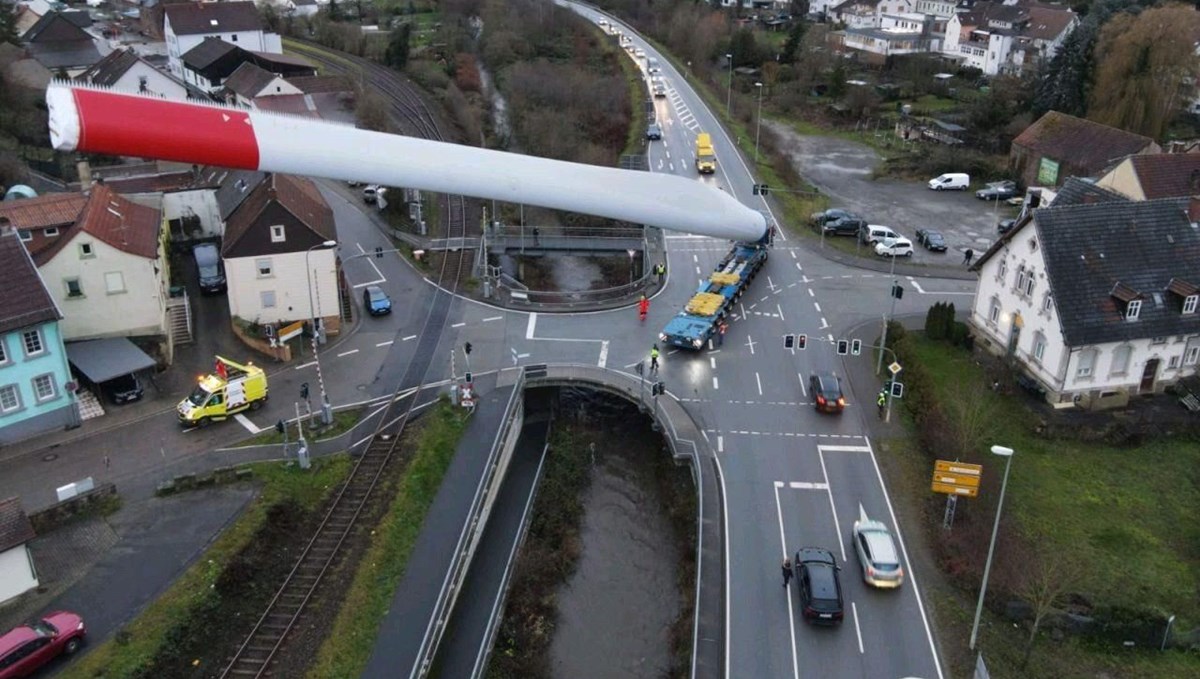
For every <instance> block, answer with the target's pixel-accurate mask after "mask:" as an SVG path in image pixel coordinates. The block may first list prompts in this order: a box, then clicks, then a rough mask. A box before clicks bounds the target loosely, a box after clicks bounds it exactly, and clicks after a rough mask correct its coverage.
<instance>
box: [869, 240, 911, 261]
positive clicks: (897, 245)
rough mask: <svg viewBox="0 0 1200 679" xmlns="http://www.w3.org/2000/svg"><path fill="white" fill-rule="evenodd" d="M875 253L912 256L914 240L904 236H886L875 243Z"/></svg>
mask: <svg viewBox="0 0 1200 679" xmlns="http://www.w3.org/2000/svg"><path fill="white" fill-rule="evenodd" d="M875 254H877V255H879V256H880V257H912V255H913V244H912V241H910V240H909V239H907V238H905V237H904V236H897V237H896V238H884V239H883V240H881V241H879V242H878V243H876V244H875Z"/></svg>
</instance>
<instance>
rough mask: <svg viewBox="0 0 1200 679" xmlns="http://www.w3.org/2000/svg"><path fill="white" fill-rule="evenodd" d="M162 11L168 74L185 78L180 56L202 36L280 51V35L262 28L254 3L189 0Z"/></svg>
mask: <svg viewBox="0 0 1200 679" xmlns="http://www.w3.org/2000/svg"><path fill="white" fill-rule="evenodd" d="M163 11H164V13H165V15H166V18H165V19H164V21H163V36H164V37H165V38H166V43H167V55H168V57H169V59H170V66H171V74H172V75H174V76H175V77H176V78H179V79H181V80H186V78H185V77H184V67H183V55H184V54H186V53H187V52H188V51H189V50H191V49H192V48H193V47H196V46H197V45H199V44H200V43H202V42H204V39H205V38H217V39H220V40H223V41H225V42H227V43H230V44H231V45H235V46H237V47H241V48H242V49H245V50H251V51H258V52H270V53H273V54H282V53H283V43H282V41H281V40H280V39H279V34H278V33H268V32H266V31H264V30H263V27H264V24H263V20H262V18H261V17H260V16H259V14H258V8H256V7H255V5H254V3H253V2H188V3H180V4H176V5H167V6H166V7H165V8H164V9H163Z"/></svg>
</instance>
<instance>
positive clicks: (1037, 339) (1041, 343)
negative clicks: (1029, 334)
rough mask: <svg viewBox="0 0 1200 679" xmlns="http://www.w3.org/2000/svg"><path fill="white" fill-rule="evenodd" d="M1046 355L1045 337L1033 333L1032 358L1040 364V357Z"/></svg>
mask: <svg viewBox="0 0 1200 679" xmlns="http://www.w3.org/2000/svg"><path fill="white" fill-rule="evenodd" d="M1045 355H1046V336H1045V335H1043V334H1042V333H1040V332H1038V333H1034V335H1033V357H1034V358H1035V359H1037V361H1038V363H1041V362H1042V357H1043V356H1045Z"/></svg>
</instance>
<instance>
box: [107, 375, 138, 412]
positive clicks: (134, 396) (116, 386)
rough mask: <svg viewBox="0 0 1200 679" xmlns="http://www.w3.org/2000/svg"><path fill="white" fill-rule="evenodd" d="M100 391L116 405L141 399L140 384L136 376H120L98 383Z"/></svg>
mask: <svg viewBox="0 0 1200 679" xmlns="http://www.w3.org/2000/svg"><path fill="white" fill-rule="evenodd" d="M100 391H102V392H104V395H105V396H106V397H108V400H109V401H112V402H113V403H114V404H116V405H124V404H126V403H133V402H134V401H140V400H141V399H142V393H143V391H142V382H141V380H139V379H138V378H137V375H121V376H120V377H114V378H113V379H111V380H109V381H107V382H101V383H100Z"/></svg>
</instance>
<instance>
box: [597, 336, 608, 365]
mask: <svg viewBox="0 0 1200 679" xmlns="http://www.w3.org/2000/svg"><path fill="white" fill-rule="evenodd" d="M596 365H598V366H600V367H601V368H603V367H605V366H606V365H608V340H604V341H603V342H601V343H600V362H599V363H597V364H596Z"/></svg>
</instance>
